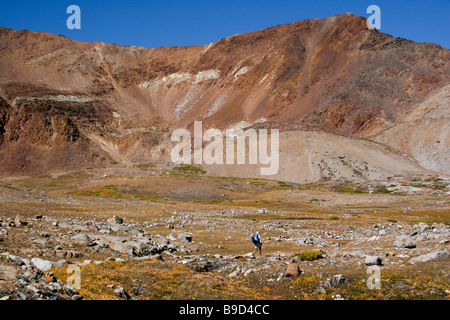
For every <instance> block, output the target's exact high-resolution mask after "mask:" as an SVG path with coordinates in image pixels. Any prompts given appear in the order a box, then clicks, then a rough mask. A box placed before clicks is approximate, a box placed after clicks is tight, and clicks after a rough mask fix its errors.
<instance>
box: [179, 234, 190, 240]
mask: <svg viewBox="0 0 450 320" xmlns="http://www.w3.org/2000/svg"><path fill="white" fill-rule="evenodd" d="M178 239H180V240H181V241H184V242H192V236H190V235H188V234H185V233H180V234H179V235H178Z"/></svg>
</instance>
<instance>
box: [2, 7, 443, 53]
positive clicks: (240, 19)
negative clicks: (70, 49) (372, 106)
mask: <svg viewBox="0 0 450 320" xmlns="http://www.w3.org/2000/svg"><path fill="white" fill-rule="evenodd" d="M372 4H374V5H377V6H379V7H380V8H381V30H380V31H381V32H383V33H388V34H391V35H393V36H394V37H402V38H406V39H409V40H413V41H416V42H432V43H436V44H439V45H441V46H442V47H444V48H450V36H449V32H448V30H450V0H440V1H439V0H429V1H418V0H410V1H387V0H380V1H378V0H371V1H366V0H333V1H332V0H315V1H311V0H309V1H305V0H240V1H238V0H227V1H222V0H147V1H144V0H142V1H138V0H131V1H125V0H112V1H105V0H102V1H98V0H97V1H88V0H71V1H65V0H62V1H56V0H53V1H50V0H41V1H36V0H23V1H20V0H19V1H8V2H7V1H2V2H1V4H0V26H2V27H7V28H12V29H26V30H30V31H41V32H48V33H53V34H61V35H64V36H66V37H68V38H70V39H73V40H78V41H85V42H105V43H115V44H119V45H127V46H130V45H135V46H141V47H146V48H156V47H162V46H190V45H206V44H209V43H212V42H216V41H218V40H220V39H222V38H225V37H228V36H231V35H234V34H238V33H247V32H252V31H256V30H260V29H264V28H269V27H273V26H275V25H280V24H285V23H290V22H294V21H299V20H305V19H311V18H326V17H329V16H333V15H336V14H342V13H346V12H351V13H353V14H354V15H356V16H363V17H366V18H368V17H369V16H370V14H369V13H366V9H367V7H368V6H370V5H372ZM70 5H78V6H79V7H80V8H81V30H76V29H75V30H69V29H68V28H67V26H66V21H67V18H68V17H69V16H70V14H67V13H66V9H67V7H68V6H70Z"/></svg>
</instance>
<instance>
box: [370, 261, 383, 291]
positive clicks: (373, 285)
mask: <svg viewBox="0 0 450 320" xmlns="http://www.w3.org/2000/svg"><path fill="white" fill-rule="evenodd" d="M366 273H367V274H368V275H369V278H367V281H366V285H367V288H369V289H370V290H373V289H381V268H380V267H379V266H369V267H368V268H367V271H366Z"/></svg>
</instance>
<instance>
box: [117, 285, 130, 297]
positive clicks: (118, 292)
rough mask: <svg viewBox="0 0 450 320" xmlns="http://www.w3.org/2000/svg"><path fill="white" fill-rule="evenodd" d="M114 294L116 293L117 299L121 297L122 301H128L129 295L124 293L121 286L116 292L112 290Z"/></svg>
mask: <svg viewBox="0 0 450 320" xmlns="http://www.w3.org/2000/svg"><path fill="white" fill-rule="evenodd" d="M114 292H115V293H117V294H118V295H119V297H121V298H122V299H125V300H129V299H130V295H129V294H128V292H126V291H125V289H124V288H123V287H122V286H120V287H118V288H117V289H116V290H114Z"/></svg>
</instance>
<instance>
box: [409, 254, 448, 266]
mask: <svg viewBox="0 0 450 320" xmlns="http://www.w3.org/2000/svg"><path fill="white" fill-rule="evenodd" d="M448 258H450V251H435V252H430V253H427V254H423V255H421V256H418V257H415V258H412V259H411V260H410V262H413V263H414V262H426V261H430V260H438V259H448Z"/></svg>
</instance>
